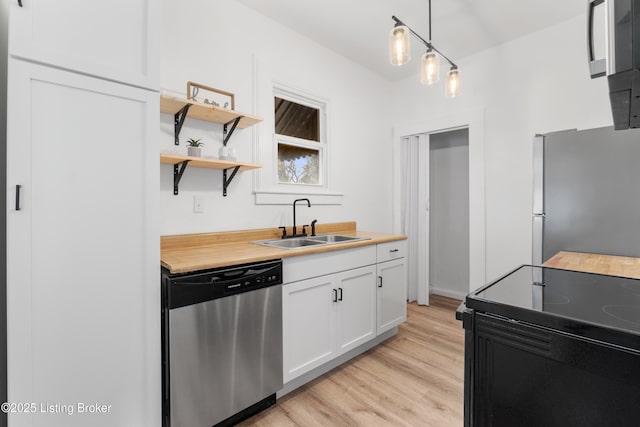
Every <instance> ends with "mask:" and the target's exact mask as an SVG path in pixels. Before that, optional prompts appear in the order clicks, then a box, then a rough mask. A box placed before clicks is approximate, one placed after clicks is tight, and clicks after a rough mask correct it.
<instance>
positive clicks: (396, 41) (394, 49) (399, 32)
mask: <svg viewBox="0 0 640 427" xmlns="http://www.w3.org/2000/svg"><path fill="white" fill-rule="evenodd" d="M389 55H390V59H391V64H392V65H404V64H406V63H407V62H409V60H410V59H411V40H410V39H409V29H408V28H407V27H405V26H404V25H396V26H395V27H393V28H392V29H391V34H390V35H389Z"/></svg>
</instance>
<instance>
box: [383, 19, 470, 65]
mask: <svg viewBox="0 0 640 427" xmlns="http://www.w3.org/2000/svg"><path fill="white" fill-rule="evenodd" d="M391 19H393V20H394V21H395V23H396V25H403V26H405V27H407V28H408V29H409V31H410V32H411V34H413V36H414V37H415V38H417V39H418V40H420V41H421V42H422V43H424V45H425V46H427V48H429V49H433V50H435V51H436V52H437V53H438V55H440V56H441V57H443V58H444V59H445V60H446V61H447V62H448V63H449V64H450V65H451V66H452V67H455V68H458V66H457V65H456V64H454V63H453V61H452V60H450V59H449V58H447V56H446V55H445V54H444V53H442V52H440V51H439V50H438V49H436V47H435V46H434V45H433V44H431V43H429V42H428V41H426V40H425V39H423V38H422V37H420V35H419V34H418V33H416V32H415V31H413V29H412V28H411V27H410V26H408V25H407V24H405V23H404V22H402V21H401V20H399V19H398V18H396V17H395V16H392V17H391ZM429 29H431V25H429Z"/></svg>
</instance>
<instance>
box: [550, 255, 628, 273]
mask: <svg viewBox="0 0 640 427" xmlns="http://www.w3.org/2000/svg"><path fill="white" fill-rule="evenodd" d="M544 266H545V267H553V268H561V269H563V270H575V271H584V272H587V273H599V274H608V275H610V276H622V277H631V278H633V279H640V258H631V257H624V256H614V255H600V254H589V253H581V252H558V253H557V254H555V255H554V256H553V257H551V258H549V259H548V260H547V262H545V263H544Z"/></svg>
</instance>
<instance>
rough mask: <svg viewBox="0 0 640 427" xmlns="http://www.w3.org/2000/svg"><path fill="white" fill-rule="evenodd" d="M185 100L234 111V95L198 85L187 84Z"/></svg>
mask: <svg viewBox="0 0 640 427" xmlns="http://www.w3.org/2000/svg"><path fill="white" fill-rule="evenodd" d="M187 98H188V99H190V100H192V101H196V102H200V103H202V104H208V105H212V106H214V107H220V108H224V109H227V110H235V107H236V106H235V95H234V94H233V93H231V92H225V91H224V90H220V89H215V88H212V87H209V86H205V85H201V84H198V83H193V82H187Z"/></svg>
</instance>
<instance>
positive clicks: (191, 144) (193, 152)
mask: <svg viewBox="0 0 640 427" xmlns="http://www.w3.org/2000/svg"><path fill="white" fill-rule="evenodd" d="M203 145H204V143H202V142H200V140H199V139H193V138H189V139H188V140H187V153H188V154H189V156H191V157H200V156H201V154H202V153H201V150H200V147H202V146H203Z"/></svg>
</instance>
